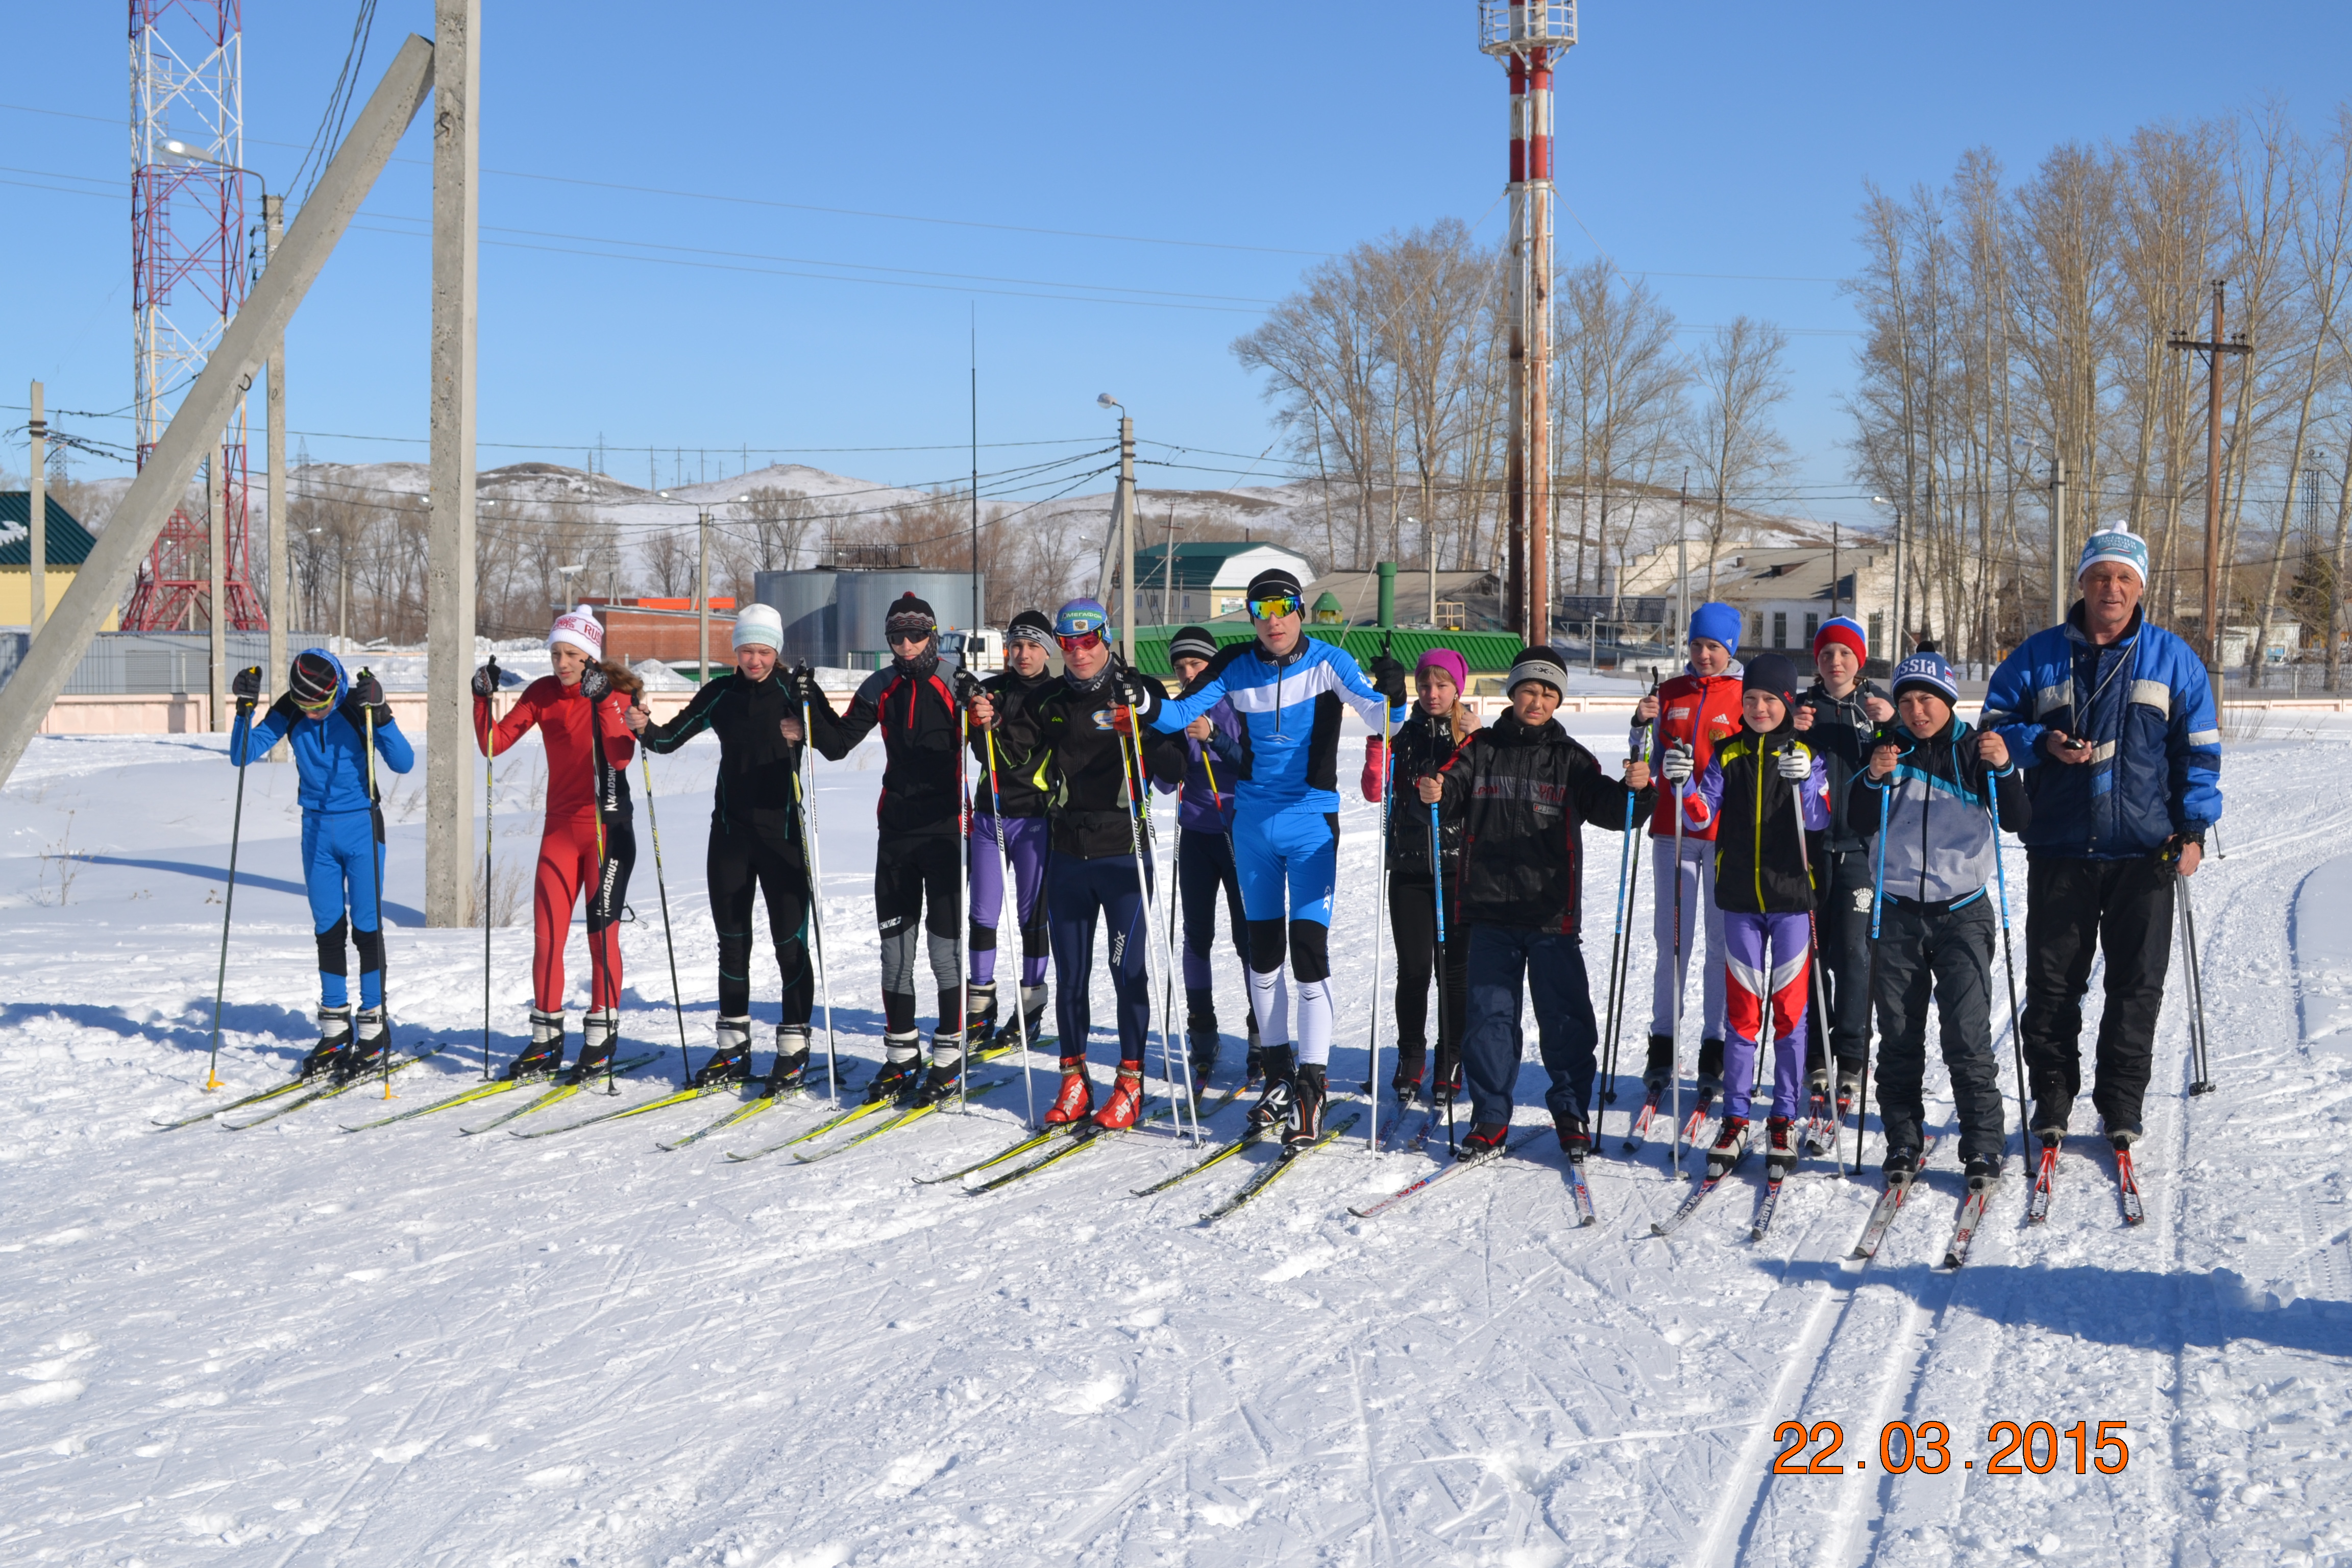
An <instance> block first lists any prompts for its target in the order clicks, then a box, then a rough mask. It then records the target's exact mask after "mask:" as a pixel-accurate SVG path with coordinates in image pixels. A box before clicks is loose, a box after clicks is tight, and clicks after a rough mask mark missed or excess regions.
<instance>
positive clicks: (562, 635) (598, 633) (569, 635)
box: [547, 605, 604, 658]
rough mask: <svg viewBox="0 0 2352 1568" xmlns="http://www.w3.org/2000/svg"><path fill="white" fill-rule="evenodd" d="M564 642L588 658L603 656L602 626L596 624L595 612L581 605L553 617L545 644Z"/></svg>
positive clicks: (553, 645)
mask: <svg viewBox="0 0 2352 1568" xmlns="http://www.w3.org/2000/svg"><path fill="white" fill-rule="evenodd" d="M558 643H564V644H567V645H569V646H570V647H576V648H578V649H579V650H580V651H581V652H582V653H584V654H586V655H587V656H588V657H589V658H604V627H603V626H600V625H598V624H597V621H596V612H595V611H593V610H592V609H590V608H589V607H588V606H587V605H581V606H580V607H579V608H578V609H576V610H572V611H569V612H567V613H566V614H563V615H561V616H556V617H555V629H554V630H553V631H551V632H549V633H548V634H547V646H548V647H551V648H552V647H555V645H556V644H558Z"/></svg>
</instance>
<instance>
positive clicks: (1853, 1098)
mask: <svg viewBox="0 0 2352 1568" xmlns="http://www.w3.org/2000/svg"><path fill="white" fill-rule="evenodd" d="M1861 1099H1862V1069H1861V1068H1843V1067H1842V1068H1838V1075H1837V1115H1838V1125H1840V1126H1841V1127H1843V1125H1845V1119H1846V1118H1847V1117H1849V1116H1851V1115H1853V1108H1854V1105H1855V1103H1856V1102H1857V1101H1859V1100H1861Z"/></svg>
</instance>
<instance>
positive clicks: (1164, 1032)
mask: <svg viewBox="0 0 2352 1568" xmlns="http://www.w3.org/2000/svg"><path fill="white" fill-rule="evenodd" d="M1120 695H1121V696H1124V695H1126V693H1125V692H1124V691H1122V692H1121V693H1120ZM1128 711H1129V713H1130V714H1132V713H1133V712H1134V709H1133V707H1132V705H1129V708H1128ZM1130 727H1132V726H1131V725H1130ZM1112 728H1113V730H1114V731H1117V732H1118V757H1119V769H1120V771H1121V772H1122V773H1125V774H1126V777H1125V778H1124V779H1123V780H1121V784H1122V785H1123V786H1124V787H1125V788H1126V789H1128V791H1129V796H1128V801H1129V809H1128V818H1127V821H1128V832H1129V838H1130V841H1131V842H1132V844H1133V845H1134V848H1135V887H1136V892H1137V894H1138V900H1139V902H1140V903H1141V905H1142V906H1143V942H1144V949H1143V952H1144V960H1143V985H1144V1002H1145V1005H1147V1006H1149V1005H1150V997H1151V948H1152V945H1153V943H1154V942H1155V941H1156V935H1157V933H1155V932H1154V931H1153V930H1152V919H1151V878H1150V871H1149V870H1148V869H1147V863H1146V859H1145V852H1144V831H1145V829H1144V825H1145V823H1146V822H1147V821H1148V820H1149V817H1148V814H1149V812H1150V809H1151V803H1150V796H1148V795H1146V794H1145V793H1144V791H1145V790H1146V789H1148V788H1149V787H1150V786H1149V784H1147V783H1145V782H1143V781H1144V773H1143V737H1142V736H1141V735H1133V734H1129V733H1128V732H1127V731H1124V730H1118V721H1117V720H1116V719H1115V718H1114V719H1113V721H1112ZM1134 934H1135V933H1134V932H1133V931H1129V933H1128V937H1129V941H1130V942H1131V941H1133V940H1134ZM1114 984H1116V982H1114ZM1160 1071H1161V1072H1162V1074H1163V1075H1165V1076H1166V1078H1167V1079H1168V1084H1169V1090H1170V1093H1171V1095H1172V1094H1173V1093H1174V1091H1175V1084H1176V1073H1175V1053H1174V1052H1173V1051H1172V1050H1171V1048H1170V1047H1169V1044H1168V1025H1167V1018H1166V1016H1165V1015H1164V1014H1163V1015H1162V1016H1161V1018H1160ZM1184 1103H1185V1106H1186V1107H1187V1108H1188V1109H1190V1110H1191V1111H1192V1146H1193V1147H1194V1148H1198V1147H1200V1143H1201V1108H1200V1104H1199V1102H1198V1101H1197V1100H1195V1099H1194V1098H1193V1094H1192V1054H1191V1053H1190V1052H1187V1053H1186V1054H1185V1057H1184ZM1177 1120H1178V1125H1179V1126H1181V1125H1182V1120H1183V1119H1182V1117H1181V1114H1180V1115H1179V1117H1178V1119H1177Z"/></svg>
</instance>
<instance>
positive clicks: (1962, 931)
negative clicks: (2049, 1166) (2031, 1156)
mask: <svg viewBox="0 0 2352 1568" xmlns="http://www.w3.org/2000/svg"><path fill="white" fill-rule="evenodd" d="M1999 927H2000V918H1999V916H1998V915H1996V914H1995V913H1994V911H1993V908H1992V900H1991V898H1990V896H1988V895H1979V896H1978V897H1977V898H1974V899H1971V900H1969V902H1967V903H1965V904H1962V905H1961V906H1960V907H1959V908H1958V909H1955V910H1937V909H1935V908H1934V907H1933V906H1931V905H1922V904H1917V903H1906V902H1903V901H1900V900H1894V899H1889V900H1887V901H1886V908H1885V910H1884V911H1882V912H1881V914H1880V916H1879V926H1878V982H1877V984H1878V1120H1879V1122H1880V1124H1881V1125H1883V1126H1884V1127H1885V1130H1886V1146H1887V1147H1888V1148H1889V1149H1912V1150H1916V1149H1917V1148H1918V1147H1919V1145H1920V1143H1921V1142H1923V1141H1924V1139H1925V1136H1926V1134H1925V1130H1924V1129H1923V1128H1922V1127H1921V1126H1920V1121H1921V1119H1922V1118H1923V1117H1924V1116H1925V1115H1926V1107H1925V1106H1924V1105H1923V1103H1922V1091H1921V1087H1920V1085H1921V1080H1922V1079H1924V1078H1925V1077H1926V1076H1927V1001H1928V998H1929V997H1930V996H1931V995H1932V996H1933V997H1934V998H1935V1003H1936V1015H1937V1020H1938V1022H1939V1024H1940V1030H1939V1033H1940V1037H1941V1043H1942V1046H1943V1048H1944V1066H1945V1068H1946V1069H1947V1070H1948V1071H1949V1072H1950V1074H1951V1079H1952V1103H1953V1105H1954V1106H1955V1107H1957V1108H1958V1110H1959V1113H1960V1158H1961V1159H1962V1160H1974V1159H1986V1160H1998V1159H2000V1151H2001V1142H2002V1140H2003V1138H2004V1137H2005V1136H2006V1134H2005V1133H2004V1131H2003V1130H2002V1127H2001V1110H2000V1064H1999V1063H1998V1062H1996V1061H1995V1060H1994V1059H1993V1054H1992V945H1993V940H1994V937H1995V935H1996V933H1997V931H1998V930H1999Z"/></svg>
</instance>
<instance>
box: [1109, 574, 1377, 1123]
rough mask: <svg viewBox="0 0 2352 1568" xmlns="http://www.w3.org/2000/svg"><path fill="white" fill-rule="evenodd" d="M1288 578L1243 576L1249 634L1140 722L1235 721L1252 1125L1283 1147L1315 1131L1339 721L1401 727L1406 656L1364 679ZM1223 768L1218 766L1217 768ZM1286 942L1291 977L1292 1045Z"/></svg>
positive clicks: (1335, 860)
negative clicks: (1255, 1036) (1217, 714)
mask: <svg viewBox="0 0 2352 1568" xmlns="http://www.w3.org/2000/svg"><path fill="white" fill-rule="evenodd" d="M1305 611H1306V605H1305V603H1304V600H1303V599H1302V597H1301V594H1300V589H1299V584H1298V579H1297V577H1295V576H1293V575H1291V574H1289V573H1288V572H1286V571H1284V570H1282V569H1281V568H1279V567H1276V568H1273V569H1270V570H1267V571H1265V572H1261V573H1259V574H1257V575H1256V576H1255V577H1253V578H1251V579H1250V585H1249V612H1250V622H1251V624H1252V626H1255V628H1256V631H1257V640H1256V641H1255V642H1246V643H1234V644H1231V645H1229V646H1228V647H1223V648H1220V649H1219V650H1218V651H1217V655H1216V657H1215V658H1212V659H1211V660H1210V661H1209V667H1208V668H1206V669H1204V670H1202V672H1201V673H1200V674H1199V675H1198V676H1196V677H1194V678H1193V679H1192V682H1191V683H1190V684H1188V685H1187V686H1186V687H1185V689H1184V695H1183V696H1181V697H1179V698H1176V699H1173V700H1171V701H1168V702H1165V703H1163V704H1161V705H1160V710H1159V711H1158V712H1156V713H1154V714H1153V715H1151V719H1150V722H1151V727H1152V728H1153V729H1155V730H1158V731H1160V732H1161V733H1163V734H1174V733H1176V732H1177V731H1181V730H1182V729H1183V728H1184V727H1185V726H1186V725H1188V724H1190V723H1191V722H1192V721H1193V720H1195V719H1198V718H1200V717H1202V715H1203V714H1206V713H1207V712H1209V711H1210V710H1212V709H1213V708H1215V707H1216V706H1217V704H1218V703H1219V702H1221V701H1223V702H1230V703H1231V704H1232V705H1233V710H1234V712H1235V713H1237V714H1238V715H1240V717H1241V721H1242V733H1241V745H1242V751H1241V757H1240V759H1239V761H1238V762H1237V763H1236V764H1235V767H1234V775H1235V776H1234V780H1233V781H1232V784H1233V789H1234V826H1233V842H1234V868H1235V869H1236V870H1238V871H1239V872H1240V874H1241V883H1242V909H1243V912H1244V914H1246V915H1247V916H1248V917H1249V952H1250V959H1249V968H1250V1008H1251V1011H1252V1012H1253V1013H1254V1014H1255V1016H1256V1018H1257V1024H1258V1031H1259V1037H1260V1039H1261V1040H1262V1041H1263V1044H1264V1049H1265V1093H1264V1095H1263V1096H1262V1097H1261V1098H1260V1099H1259V1100H1258V1102H1257V1104H1256V1106H1255V1108H1253V1109H1252V1110H1251V1111H1250V1125H1251V1126H1252V1127H1253V1128H1255V1129H1265V1128H1271V1127H1274V1126H1276V1124H1278V1123H1279V1124H1286V1126H1287V1129H1288V1130H1287V1131H1286V1133H1285V1134H1284V1138H1285V1141H1286V1142H1288V1143H1290V1144H1292V1145H1294V1146H1297V1145H1303V1144H1306V1143H1311V1142H1314V1141H1315V1139H1316V1138H1318V1137H1319V1136H1320V1135H1321V1127H1322V1120H1323V1100H1324V1069H1325V1068H1326V1067H1327V1066H1328V1063H1329V1061H1330V1059H1331V1022H1332V1019H1331V994H1330V990H1329V981H1330V977H1331V962H1330V958H1329V954H1328V938H1329V934H1330V929H1331V897H1332V894H1333V893H1334V892H1335V891H1336V890H1337V888H1338V885H1339V721H1340V710H1341V708H1342V706H1343V705H1344V706H1345V707H1348V708H1352V709H1354V710H1356V713H1357V715H1358V716H1359V717H1360V718H1361V719H1362V720H1363V721H1365V722H1366V723H1367V724H1370V725H1371V726H1372V727H1373V728H1374V730H1375V731H1377V730H1378V729H1379V728H1380V725H1381V714H1382V712H1383V711H1384V710H1385V712H1386V713H1387V715H1388V718H1389V722H1390V723H1391V724H1396V723H1402V721H1404V718H1405V715H1406V712H1407V709H1406V706H1405V685H1404V676H1405V671H1404V666H1403V665H1402V664H1399V663H1398V662H1396V661H1395V660H1394V659H1391V658H1381V659H1378V660H1375V661H1374V663H1373V667H1372V674H1373V677H1374V679H1376V680H1377V681H1378V682H1379V684H1378V685H1377V686H1376V685H1374V684H1373V681H1371V680H1367V679H1364V672H1363V671H1362V670H1361V669H1360V668H1357V665H1356V661H1355V660H1354V659H1352V658H1349V657H1348V655H1347V653H1346V652H1345V651H1344V650H1343V649H1340V648H1339V647H1334V646H1332V645H1331V644H1329V643H1323V642H1317V641H1315V640H1314V639H1313V638H1311V637H1307V633H1306V629H1305V625H1304V622H1305ZM1220 777H1221V778H1222V777H1223V775H1222V774H1220ZM1286 952H1287V956H1288V958H1289V962H1290V967H1291V970H1292V971H1293V973H1295V974H1296V976H1297V981H1298V1034H1297V1048H1296V1050H1295V1051H1294V1049H1293V1047H1292V1037H1291V1032H1290V1000H1289V997H1288V995H1287V994H1286V992H1285V990H1284V985H1283V961H1284V958H1285V956H1286Z"/></svg>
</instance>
